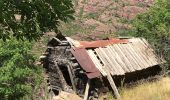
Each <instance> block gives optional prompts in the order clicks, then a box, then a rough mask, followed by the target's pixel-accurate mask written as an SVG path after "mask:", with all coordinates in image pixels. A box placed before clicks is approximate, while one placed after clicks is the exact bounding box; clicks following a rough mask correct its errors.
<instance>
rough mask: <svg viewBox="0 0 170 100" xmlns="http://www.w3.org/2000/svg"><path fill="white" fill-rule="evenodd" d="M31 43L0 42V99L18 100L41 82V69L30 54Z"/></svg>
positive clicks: (16, 41) (13, 40)
mask: <svg viewBox="0 0 170 100" xmlns="http://www.w3.org/2000/svg"><path fill="white" fill-rule="evenodd" d="M31 46H32V45H31V43H30V42H28V41H25V42H23V41H22V42H21V41H18V40H16V39H11V40H7V41H6V42H3V41H2V40H1V41H0V61H1V62H0V76H1V77H0V98H1V100H3V99H6V100H15V99H16V100H18V99H19V98H21V97H23V96H24V95H26V94H30V93H31V92H32V91H33V90H32V89H33V88H34V87H35V86H36V85H38V84H39V83H40V82H41V75H40V74H41V70H40V69H41V68H40V67H38V66H36V65H35V64H34V63H35V57H34V56H33V55H32V54H30V53H29V52H30V50H31Z"/></svg>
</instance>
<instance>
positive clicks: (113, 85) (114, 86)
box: [107, 73, 121, 100]
mask: <svg viewBox="0 0 170 100" xmlns="http://www.w3.org/2000/svg"><path fill="white" fill-rule="evenodd" d="M107 79H108V81H109V83H110V85H111V87H112V89H113V91H114V94H115V96H116V99H118V100H120V99H121V98H120V94H119V92H118V90H117V88H116V85H115V83H114V81H113V78H112V76H111V75H110V74H109V73H108V74H107Z"/></svg>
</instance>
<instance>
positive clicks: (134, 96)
mask: <svg viewBox="0 0 170 100" xmlns="http://www.w3.org/2000/svg"><path fill="white" fill-rule="evenodd" d="M120 94H121V99H122V100H169V98H170V77H164V78H161V79H160V80H158V81H155V82H144V83H141V84H138V85H137V86H135V87H132V88H126V87H123V88H121V90H120ZM107 100H114V99H113V97H112V95H111V93H109V94H108V96H107Z"/></svg>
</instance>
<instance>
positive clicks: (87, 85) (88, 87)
mask: <svg viewBox="0 0 170 100" xmlns="http://www.w3.org/2000/svg"><path fill="white" fill-rule="evenodd" d="M89 89H90V79H88V81H87V84H86V89H85V93H84V99H83V100H88V95H89Z"/></svg>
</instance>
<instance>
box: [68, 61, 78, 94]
mask: <svg viewBox="0 0 170 100" xmlns="http://www.w3.org/2000/svg"><path fill="white" fill-rule="evenodd" d="M67 69H68V73H69V77H70V80H71V84H72V86H73V90H74V91H75V92H76V86H75V83H74V80H73V78H74V77H73V74H72V72H71V70H72V69H71V64H69V65H67Z"/></svg>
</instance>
